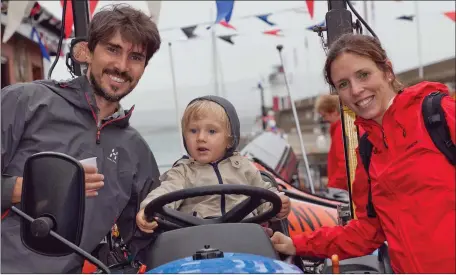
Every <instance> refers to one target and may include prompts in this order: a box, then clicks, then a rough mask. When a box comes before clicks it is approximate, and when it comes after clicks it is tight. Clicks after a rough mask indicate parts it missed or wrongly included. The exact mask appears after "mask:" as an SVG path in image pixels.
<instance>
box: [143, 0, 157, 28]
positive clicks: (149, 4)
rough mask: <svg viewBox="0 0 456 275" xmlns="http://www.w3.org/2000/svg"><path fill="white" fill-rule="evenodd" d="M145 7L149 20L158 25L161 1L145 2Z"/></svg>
mask: <svg viewBox="0 0 456 275" xmlns="http://www.w3.org/2000/svg"><path fill="white" fill-rule="evenodd" d="M146 2H147V7H148V8H149V15H150V16H151V20H152V21H153V22H154V23H155V24H156V25H158V20H159V19H160V11H161V1H146Z"/></svg>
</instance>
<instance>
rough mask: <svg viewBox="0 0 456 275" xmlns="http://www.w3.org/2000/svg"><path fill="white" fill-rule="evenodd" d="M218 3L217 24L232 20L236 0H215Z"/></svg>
mask: <svg viewBox="0 0 456 275" xmlns="http://www.w3.org/2000/svg"><path fill="white" fill-rule="evenodd" d="M215 2H216V3H217V19H216V20H215V24H218V23H220V21H222V20H225V21H226V22H227V23H228V22H230V20H231V14H232V12H233V7H234V0H231V1H220V0H219V1H215Z"/></svg>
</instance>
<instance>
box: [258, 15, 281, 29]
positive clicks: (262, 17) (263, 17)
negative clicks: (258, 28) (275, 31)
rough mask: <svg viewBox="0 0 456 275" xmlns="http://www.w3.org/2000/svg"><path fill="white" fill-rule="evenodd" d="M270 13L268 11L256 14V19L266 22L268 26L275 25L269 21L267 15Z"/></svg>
mask: <svg viewBox="0 0 456 275" xmlns="http://www.w3.org/2000/svg"><path fill="white" fill-rule="evenodd" d="M270 15H271V13H268V14H263V15H257V17H258V19H260V20H262V21H263V22H265V23H266V24H268V25H269V26H275V25H276V24H275V23H273V22H271V21H269V19H268V17H269V16H270Z"/></svg>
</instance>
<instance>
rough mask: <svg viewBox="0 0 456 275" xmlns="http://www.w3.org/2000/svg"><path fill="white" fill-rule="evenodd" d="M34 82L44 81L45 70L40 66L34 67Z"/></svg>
mask: <svg viewBox="0 0 456 275" xmlns="http://www.w3.org/2000/svg"><path fill="white" fill-rule="evenodd" d="M32 75H33V80H39V79H43V69H42V68H41V67H39V66H36V65H32Z"/></svg>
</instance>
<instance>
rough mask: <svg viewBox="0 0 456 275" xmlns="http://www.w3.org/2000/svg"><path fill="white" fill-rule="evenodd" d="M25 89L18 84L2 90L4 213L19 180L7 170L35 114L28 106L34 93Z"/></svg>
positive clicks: (9, 204)
mask: <svg viewBox="0 0 456 275" xmlns="http://www.w3.org/2000/svg"><path fill="white" fill-rule="evenodd" d="M29 85H30V84H29ZM25 87H26V86H25V85H24V84H16V85H11V86H8V87H5V88H3V89H2V114H1V120H2V125H1V128H2V138H1V140H2V160H1V166H2V183H1V184H2V189H1V192H2V212H3V211H4V210H6V209H8V208H9V207H11V205H12V202H11V200H12V196H13V189H14V185H15V184H16V179H17V176H11V175H8V174H6V172H5V170H6V167H8V165H9V163H10V162H11V160H12V158H13V157H14V155H15V153H16V149H17V147H18V146H19V143H20V141H21V137H22V134H23V132H24V128H25V127H26V123H27V121H28V120H29V119H30V117H31V116H32V115H33V113H34V111H33V110H32V107H31V106H30V105H29V104H28V103H29V98H30V94H31V92H32V91H30V90H28V89H27V90H26V89H25ZM31 87H33V86H30V88H31Z"/></svg>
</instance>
